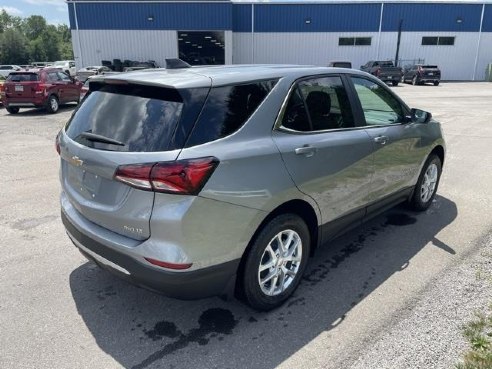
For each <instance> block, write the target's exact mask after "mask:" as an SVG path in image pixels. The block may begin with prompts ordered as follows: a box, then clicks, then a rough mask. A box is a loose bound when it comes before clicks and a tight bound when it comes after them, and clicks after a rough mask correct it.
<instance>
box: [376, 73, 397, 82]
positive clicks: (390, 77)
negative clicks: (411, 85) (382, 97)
mask: <svg viewBox="0 0 492 369" xmlns="http://www.w3.org/2000/svg"><path fill="white" fill-rule="evenodd" d="M379 79H380V80H381V81H383V82H391V81H398V82H399V81H400V80H401V74H394V75H388V76H379Z"/></svg>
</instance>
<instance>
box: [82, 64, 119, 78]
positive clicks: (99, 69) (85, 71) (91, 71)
mask: <svg viewBox="0 0 492 369" xmlns="http://www.w3.org/2000/svg"><path fill="white" fill-rule="evenodd" d="M110 72H112V70H111V69H110V68H109V67H105V66H103V65H94V66H88V67H85V68H82V69H79V70H78V71H77V79H78V80H79V81H81V82H85V81H86V80H87V78H89V77H90V76H94V75H97V74H105V73H110Z"/></svg>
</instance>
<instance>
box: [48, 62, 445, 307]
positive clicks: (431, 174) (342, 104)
mask: <svg viewBox="0 0 492 369" xmlns="http://www.w3.org/2000/svg"><path fill="white" fill-rule="evenodd" d="M57 149H58V151H59V153H60V156H61V170H60V178H61V183H62V194H61V208H62V220H63V223H64V225H65V228H66V231H67V233H68V236H69V237H70V239H71V240H72V241H73V243H74V244H75V246H77V247H78V249H79V250H80V251H81V252H82V253H83V254H84V255H85V256H86V257H87V258H88V259H90V260H93V261H95V262H96V263H97V264H98V265H100V266H101V267H104V268H106V269H108V270H110V271H112V272H114V273H116V274H118V275H120V276H121V277H123V278H126V279H128V280H130V281H132V282H134V283H136V284H138V285H141V286H145V287H147V288H150V289H153V290H156V291H160V292H162V293H164V294H166V295H168V296H172V297H176V298H182V299H195V298H203V297H207V296H212V295H223V294H230V293H231V292H232V291H234V292H236V295H237V296H241V297H242V298H243V299H244V300H245V301H246V302H247V303H248V304H250V305H251V306H252V307H254V308H256V309H258V310H269V309H272V308H275V307H277V306H279V305H280V304H282V303H283V302H284V301H285V300H286V299H287V298H288V297H289V296H290V295H291V294H292V293H293V291H294V290H295V289H296V287H297V286H298V284H299V281H300V279H301V277H302V274H303V272H304V270H305V268H306V264H307V262H308V259H309V257H310V255H312V253H313V252H314V251H315V249H316V248H317V247H319V246H320V245H323V244H327V243H328V241H330V240H331V239H333V238H334V237H336V236H338V235H340V234H341V233H343V232H344V231H346V230H348V229H349V228H350V227H353V226H354V225H357V224H360V223H361V222H362V221H365V220H367V219H369V218H370V217H373V216H374V215H376V214H378V213H380V212H382V211H384V210H385V209H388V208H389V207H391V206H393V205H395V204H398V203H401V202H404V201H406V202H408V204H409V205H410V206H411V207H412V208H413V209H415V210H418V211H422V210H425V209H427V208H428V207H429V206H430V205H431V203H432V200H433V198H434V196H435V193H436V190H437V187H438V184H439V178H440V175H441V169H442V165H443V163H444V156H445V144H444V140H443V137H442V132H441V127H440V124H439V123H438V122H436V121H434V120H433V119H432V117H431V114H430V113H427V112H424V111H421V110H416V109H410V108H409V107H408V106H407V105H405V103H404V102H403V101H402V100H400V99H399V98H398V96H396V95H395V94H394V93H393V92H392V91H391V90H390V89H389V88H388V87H387V86H385V85H384V83H382V82H380V81H379V80H377V79H375V78H374V77H372V76H370V75H369V74H367V73H364V72H359V71H355V70H349V69H342V68H340V69H337V68H317V67H302V66H286V65H279V66H275V65H265V66H261V65H256V66H253V65H252V66H221V67H193V68H182V69H173V70H147V71H138V72H130V73H126V74H121V75H114V76H101V77H94V78H93V79H91V81H90V84H89V92H88V94H87V96H86V98H85V100H84V101H83V103H82V104H81V105H80V106H79V107H78V109H77V110H76V112H75V113H74V114H73V116H72V117H71V119H70V121H69V122H68V123H67V125H66V126H65V127H64V128H63V129H62V130H61V132H60V133H59V135H58V136H57Z"/></svg>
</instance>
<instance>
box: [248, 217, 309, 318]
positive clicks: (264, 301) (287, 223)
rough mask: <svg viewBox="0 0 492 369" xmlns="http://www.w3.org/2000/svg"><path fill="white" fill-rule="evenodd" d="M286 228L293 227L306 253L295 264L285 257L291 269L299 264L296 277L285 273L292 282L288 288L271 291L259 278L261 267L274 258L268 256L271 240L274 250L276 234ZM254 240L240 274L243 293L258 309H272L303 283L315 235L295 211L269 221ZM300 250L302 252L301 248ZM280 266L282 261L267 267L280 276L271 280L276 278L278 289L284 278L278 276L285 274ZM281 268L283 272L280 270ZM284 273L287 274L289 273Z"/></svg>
mask: <svg viewBox="0 0 492 369" xmlns="http://www.w3.org/2000/svg"><path fill="white" fill-rule="evenodd" d="M283 231H285V232H288V231H293V232H294V233H295V234H297V236H298V237H299V239H300V242H301V245H300V246H298V247H300V250H301V253H302V255H301V257H300V262H299V264H298V265H297V266H295V264H294V263H295V262H290V265H289V262H287V261H285V262H286V263H287V264H284V265H285V267H286V268H288V269H290V268H295V267H297V271H296V272H295V275H294V277H292V276H290V277H284V278H286V279H285V282H286V283H287V282H288V284H287V286H286V288H285V290H283V291H282V290H280V291H277V294H275V295H268V294H266V293H265V292H264V291H263V290H262V287H261V285H260V280H259V279H260V275H261V274H260V273H262V272H259V268H260V265H261V264H262V262H265V260H266V261H267V262H268V260H269V259H270V258H269V257H268V256H269V255H267V254H266V250H267V248H268V246H269V245H270V244H271V249H272V250H274V249H275V245H278V241H276V240H275V238H276V236H277V235H278V234H280V233H281V232H283ZM285 237H287V235H285ZM252 242H253V243H252V245H251V248H250V250H249V253H248V255H247V257H246V260H245V264H244V271H243V272H242V275H241V276H239V278H241V287H242V295H243V296H244V298H245V300H246V302H247V303H248V304H249V305H250V306H251V307H253V308H254V309H256V310H260V311H268V310H271V309H274V308H276V307H278V306H280V305H281V304H282V303H284V302H285V300H287V299H288V298H289V297H290V295H292V293H293V292H294V291H295V289H296V288H297V286H298V285H299V282H300V280H301V278H302V275H303V273H304V270H305V269H306V265H307V261H308V258H309V251H310V242H311V237H310V234H309V229H308V227H307V225H306V223H305V222H304V221H303V220H302V219H301V218H300V217H299V216H297V215H295V214H282V215H279V216H277V217H275V218H273V219H272V220H271V221H270V222H269V223H267V224H266V225H265V226H264V227H263V229H261V231H260V232H259V234H258V235H257V236H256V238H255V239H254V240H253V241H252ZM277 250H279V246H277ZM297 250H298V248H297ZM274 251H276V250H274ZM296 254H297V255H299V254H298V253H297V252H296ZM272 262H273V261H272ZM280 270H281V269H279V264H278V263H274V265H272V266H271V267H270V268H269V269H266V270H265V271H264V272H266V275H269V274H271V275H276V277H273V278H272V279H270V280H269V282H270V284H269V287H270V286H272V281H275V284H273V290H275V289H276V288H275V287H276V286H277V284H279V282H280V280H278V279H277V278H281V274H283V273H281V271H280ZM290 270H292V269H290ZM277 271H278V273H281V274H278V273H277ZM283 275H284V276H285V275H286V274H283ZM265 283H268V282H265ZM274 293H275V291H274Z"/></svg>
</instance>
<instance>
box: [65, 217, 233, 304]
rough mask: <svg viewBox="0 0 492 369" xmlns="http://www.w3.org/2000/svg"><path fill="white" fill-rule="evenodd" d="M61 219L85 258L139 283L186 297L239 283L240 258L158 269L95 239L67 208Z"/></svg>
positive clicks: (215, 292)
mask: <svg viewBox="0 0 492 369" xmlns="http://www.w3.org/2000/svg"><path fill="white" fill-rule="evenodd" d="M61 218H62V221H63V224H64V226H65V228H66V231H67V234H68V236H69V237H70V239H71V240H72V242H73V243H74V245H75V246H76V247H77V248H78V249H79V250H80V252H81V253H82V254H83V255H84V256H85V257H87V258H88V259H89V260H92V261H94V262H96V263H97V264H98V265H99V266H101V267H103V268H104V269H107V270H109V271H110V272H112V273H113V274H116V275H118V276H119V277H121V278H123V279H125V280H127V281H130V282H132V283H134V284H136V285H139V286H142V287H145V288H148V289H151V290H153V291H157V292H160V293H163V294H164V295H166V296H169V297H174V298H178V299H183V300H193V299H199V298H205V297H210V296H217V295H226V294H228V293H230V292H231V290H232V288H233V287H234V285H235V275H236V271H237V268H238V266H239V261H240V260H239V259H237V260H232V261H229V262H225V263H222V264H218V265H214V266H210V267H207V268H203V269H198V270H193V271H189V272H183V271H180V272H172V271H168V270H164V269H158V268H157V267H152V266H147V265H145V264H144V263H143V262H140V261H139V260H137V259H135V258H134V257H132V256H130V255H128V254H126V253H123V252H119V251H117V250H115V249H113V248H110V247H108V246H106V245H104V244H103V243H101V242H99V241H97V240H94V239H93V238H91V237H90V236H88V235H87V234H85V233H83V231H81V230H80V229H78V228H77V227H76V226H75V225H74V224H73V223H72V222H71V221H70V219H69V218H68V216H67V215H66V214H65V213H64V212H63V211H62V213H61Z"/></svg>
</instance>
